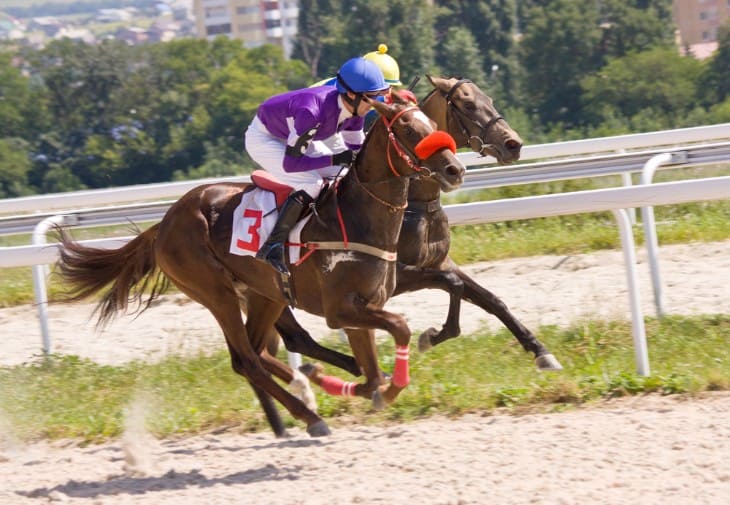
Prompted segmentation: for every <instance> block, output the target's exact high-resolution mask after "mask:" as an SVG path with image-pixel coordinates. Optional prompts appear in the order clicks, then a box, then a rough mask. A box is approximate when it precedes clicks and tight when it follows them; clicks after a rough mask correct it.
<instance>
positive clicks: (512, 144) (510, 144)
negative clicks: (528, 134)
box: [504, 139, 522, 152]
mask: <svg viewBox="0 0 730 505" xmlns="http://www.w3.org/2000/svg"><path fill="white" fill-rule="evenodd" d="M504 146H505V147H506V148H507V149H509V150H510V151H512V152H514V151H519V150H520V149H522V142H520V141H518V140H515V139H508V140H507V142H505V143H504Z"/></svg>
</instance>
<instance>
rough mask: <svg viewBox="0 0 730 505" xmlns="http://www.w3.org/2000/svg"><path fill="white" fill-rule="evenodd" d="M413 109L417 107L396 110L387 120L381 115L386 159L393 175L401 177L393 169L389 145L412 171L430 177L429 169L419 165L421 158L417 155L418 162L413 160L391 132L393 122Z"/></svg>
mask: <svg viewBox="0 0 730 505" xmlns="http://www.w3.org/2000/svg"><path fill="white" fill-rule="evenodd" d="M414 109H418V107H416V106H413V107H406V108H405V109H403V110H401V111H400V112H398V113H397V114H396V115H395V116H393V119H391V120H390V121H388V119H387V118H386V117H385V116H383V118H382V119H383V124H384V125H385V129H386V131H387V132H388V147H387V148H386V151H385V152H386V156H387V159H388V168H390V171H391V172H393V175H395V176H396V177H401V174H400V173H399V172H398V171H397V170H396V169H395V167H393V160H392V158H391V156H390V146H391V145H392V146H393V148H394V149H395V152H396V153H397V154H398V157H399V158H400V159H402V160H403V161H404V162H405V163H406V165H408V168H410V169H411V170H413V171H414V172H416V173H418V174H420V175H423V176H425V177H430V176H431V170H429V169H428V168H427V167H424V166H422V165H421V160H419V159H418V158H417V157H416V159H417V160H418V163H415V162H414V161H413V157H411V156H410V155H409V154H408V153H407V152H406V150H405V147H404V146H403V144H402V143H401V142H400V140H398V138H397V137H396V136H395V134H394V133H393V129H392V126H393V123H395V121H396V120H397V119H398V118H399V117H400V116H402V115H403V114H405V113H406V112H408V111H410V110H414ZM424 171H426V172H428V173H426V174H421V172H424Z"/></svg>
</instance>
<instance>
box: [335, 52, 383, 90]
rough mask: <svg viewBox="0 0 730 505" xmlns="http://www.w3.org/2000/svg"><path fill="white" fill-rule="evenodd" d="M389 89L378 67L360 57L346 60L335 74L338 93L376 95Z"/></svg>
mask: <svg viewBox="0 0 730 505" xmlns="http://www.w3.org/2000/svg"><path fill="white" fill-rule="evenodd" d="M389 87H390V85H389V84H387V83H386V82H385V77H383V72H382V71H381V70H380V67H378V66H377V65H376V64H375V63H373V62H372V61H368V60H366V59H365V58H363V57H361V56H360V57H357V58H352V59H350V60H347V61H346V62H345V63H344V64H343V65H342V66H341V67H340V71H339V72H337V91H339V92H340V93H347V92H348V91H352V92H353V93H377V92H380V91H385V90H387V89H388V88H389Z"/></svg>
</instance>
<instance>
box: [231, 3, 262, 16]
mask: <svg viewBox="0 0 730 505" xmlns="http://www.w3.org/2000/svg"><path fill="white" fill-rule="evenodd" d="M258 13H259V6H258V5H251V6H248V7H236V14H258Z"/></svg>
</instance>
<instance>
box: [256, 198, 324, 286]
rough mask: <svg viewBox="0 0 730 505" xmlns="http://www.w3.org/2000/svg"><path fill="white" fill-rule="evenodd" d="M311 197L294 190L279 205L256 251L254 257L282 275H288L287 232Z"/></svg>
mask: <svg viewBox="0 0 730 505" xmlns="http://www.w3.org/2000/svg"><path fill="white" fill-rule="evenodd" d="M311 202H312V197H311V196H309V194H307V192H306V191H304V190H301V189H300V190H299V191H295V192H294V193H292V194H291V195H289V198H287V199H286V201H285V202H284V205H282V206H281V210H280V211H279V217H278V218H277V220H276V224H275V225H274V229H273V230H271V235H269V238H268V239H266V242H264V245H262V246H261V248H260V249H259V251H258V252H257V253H256V258H257V259H260V260H263V261H266V262H267V263H269V264H270V265H271V266H273V267H274V268H275V269H276V270H278V271H279V272H281V273H282V274H283V275H286V276H289V269H288V268H287V267H286V260H285V259H284V244H285V242H286V239H287V238H288V237H289V232H290V231H291V229H292V228H293V227H294V225H295V224H297V221H299V217H300V216H301V215H302V212H304V210H305V209H306V208H307V207H309V204H310V203H311Z"/></svg>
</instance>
